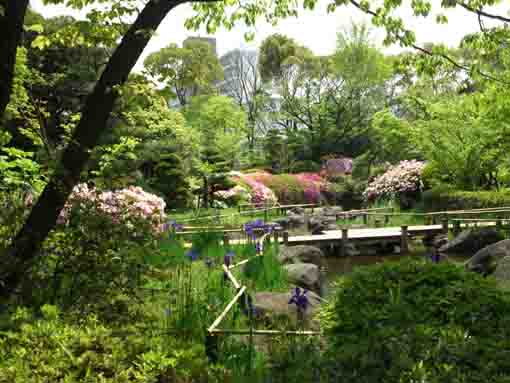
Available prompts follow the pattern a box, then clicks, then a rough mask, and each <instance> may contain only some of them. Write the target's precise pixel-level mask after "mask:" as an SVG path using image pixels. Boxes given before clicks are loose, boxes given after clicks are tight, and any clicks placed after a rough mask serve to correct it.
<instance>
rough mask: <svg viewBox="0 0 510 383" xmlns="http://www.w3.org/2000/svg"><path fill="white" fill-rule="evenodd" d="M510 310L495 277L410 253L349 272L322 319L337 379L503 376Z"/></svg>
mask: <svg viewBox="0 0 510 383" xmlns="http://www.w3.org/2000/svg"><path fill="white" fill-rule="evenodd" d="M360 308H361V309H360ZM509 309H510V297H509V296H508V294H507V293H505V292H503V291H501V290H499V289H498V288H497V287H496V284H495V283H494V281H492V280H488V279H484V278H483V277H481V276H478V275H475V274H473V273H470V272H468V271H465V270H462V269H461V268H460V267H459V266H456V265H454V264H451V263H443V264H441V263H440V264H432V263H429V262H424V261H411V260H406V261H402V262H399V263H394V262H387V263H386V262H385V263H382V264H379V265H374V266H370V267H363V268H358V269H356V270H355V271H354V272H353V273H352V274H350V275H347V276H346V277H345V278H343V279H342V281H341V282H339V284H338V290H337V291H336V293H335V295H334V298H333V300H332V302H331V303H330V304H328V306H327V307H326V309H325V310H324V312H323V313H322V314H321V325H322V328H323V329H324V331H325V333H326V334H327V335H328V337H329V339H330V342H329V351H330V357H331V358H332V361H334V363H335V365H336V371H337V375H336V377H337V380H346V379H349V380H355V381H357V382H374V381H378V382H395V381H399V382H416V381H425V380H426V381H429V382H444V381H457V382H463V381H470V382H473V381H476V382H478V381H479V382H482V381H486V380H491V381H497V382H504V381H506V380H508V368H509V365H508V359H507V358H506V352H505V350H507V349H508V347H509V346H510V344H509V341H508V328H509V327H508V325H509V321H510V315H509V311H508V310H509Z"/></svg>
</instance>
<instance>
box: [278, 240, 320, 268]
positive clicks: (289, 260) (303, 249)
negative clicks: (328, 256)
mask: <svg viewBox="0 0 510 383" xmlns="http://www.w3.org/2000/svg"><path fill="white" fill-rule="evenodd" d="M278 260H279V261H280V263H282V264H293V263H313V264H314V265H317V266H319V267H320V266H322V264H323V262H324V253H323V252H322V250H321V249H319V248H318V247H315V246H306V245H298V246H280V254H279V255H278Z"/></svg>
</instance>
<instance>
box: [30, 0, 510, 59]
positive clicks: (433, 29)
mask: <svg viewBox="0 0 510 383" xmlns="http://www.w3.org/2000/svg"><path fill="white" fill-rule="evenodd" d="M30 3H31V5H32V7H33V8H34V9H35V10H36V11H38V12H40V13H42V14H43V15H44V16H45V17H50V16H55V15H62V14H72V15H73V16H75V17H79V16H80V15H79V14H76V13H73V12H72V11H70V10H68V9H66V8H65V7H63V6H44V5H43V4H42V0H31V1H30ZM327 3H329V2H325V1H322V2H319V5H318V7H317V8H316V9H315V10H314V11H307V12H304V11H303V12H302V13H301V15H300V17H299V18H292V19H287V20H283V21H281V22H280V23H279V25H278V26H277V27H272V26H271V25H269V24H267V23H264V22H260V23H259V24H258V25H257V29H256V37H255V40H254V41H252V42H250V43H247V42H245V41H244V36H243V35H244V32H245V31H246V29H245V27H243V26H239V27H236V28H235V29H234V30H232V31H226V30H220V31H218V32H217V33H216V34H215V35H214V37H216V39H217V49H218V53H219V55H222V54H224V53H226V52H228V51H229V50H231V49H235V48H256V47H257V46H258V45H260V42H261V41H262V40H263V39H264V38H265V37H267V36H268V35H270V34H272V33H282V34H285V35H287V36H289V37H292V38H294V39H295V40H297V41H298V42H300V43H301V44H303V45H305V46H307V47H309V48H311V49H312V50H313V51H314V52H315V53H317V54H328V53H331V52H332V51H333V50H334V48H335V44H336V34H337V32H338V31H341V30H345V29H347V28H348V27H349V25H350V24H351V23H352V22H353V21H354V22H361V21H367V22H368V21H369V20H370V19H369V17H368V16H366V15H364V14H363V13H362V12H361V11H360V10H358V9H356V8H354V7H351V6H349V7H345V6H344V7H339V8H338V9H337V10H336V12H335V13H332V14H328V13H327V12H326V9H325V4H327ZM404 3H409V1H407V2H406V1H405V0H404ZM321 4H322V6H321ZM498 8H499V13H500V14H503V13H504V10H507V9H508V7H507V6H506V7H498ZM192 14H193V11H192V10H191V7H190V6H189V5H187V4H185V5H181V6H179V7H178V8H176V9H174V10H173V11H171V12H170V14H169V15H168V16H167V17H166V19H165V20H164V21H163V23H162V25H161V27H160V28H159V29H158V31H157V35H156V36H154V37H153V38H152V40H151V42H150V43H149V45H148V47H147V49H146V50H145V51H144V54H143V57H142V58H141V59H140V61H139V63H138V64H137V67H136V69H140V68H141V63H142V62H143V58H144V57H145V56H146V55H148V54H149V53H151V52H154V51H156V50H158V49H160V48H162V47H164V46H166V45H168V44H169V43H172V42H174V43H178V44H180V43H181V42H182V40H184V38H186V37H187V36H196V35H200V36H207V34H205V33H201V34H200V33H197V32H194V31H188V30H186V29H185V28H184V21H185V20H186V19H187V18H188V17H189V16H190V15H192ZM400 15H401V16H402V17H404V19H405V20H406V23H407V25H408V26H410V27H411V28H412V29H413V30H414V31H415V33H416V36H417V39H418V42H420V43H424V42H443V43H446V44H447V45H449V46H455V45H457V44H458V43H459V41H460V39H461V38H462V37H463V36H464V35H465V34H467V33H470V32H474V31H477V30H478V28H479V27H478V21H477V18H476V16H475V15H473V14H470V13H468V12H466V11H463V10H461V9H456V10H453V11H451V10H450V11H449V12H447V13H446V15H447V16H448V18H449V23H448V24H447V25H438V24H436V23H435V21H434V20H435V18H434V17H428V18H426V19H424V18H415V17H413V16H412V13H411V11H410V10H408V9H404V10H402V12H401V14H400ZM487 25H490V24H487ZM373 37H374V39H375V40H376V41H378V42H380V41H381V40H382V37H383V32H382V31H381V30H374V31H373ZM385 50H386V51H389V52H395V51H397V50H398V47H389V48H385Z"/></svg>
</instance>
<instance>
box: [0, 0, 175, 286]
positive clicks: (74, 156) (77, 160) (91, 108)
mask: <svg viewBox="0 0 510 383" xmlns="http://www.w3.org/2000/svg"><path fill="white" fill-rule="evenodd" d="M183 2H184V1H179V0H177V1H160V0H150V1H149V2H148V3H147V4H146V5H145V6H144V8H143V10H142V11H141V12H140V13H139V14H138V16H137V18H136V20H135V21H134V23H133V24H132V25H131V26H130V27H129V28H128V30H127V32H126V33H125V34H124V36H123V38H122V41H121V42H120V44H119V46H118V47H117V48H116V49H115V51H114V52H113V54H112V56H111V58H110V60H109V61H108V64H107V65H106V67H105V69H104V71H103V73H102V74H101V77H100V79H99V81H98V82H97V83H96V85H95V87H94V89H93V91H92V93H91V94H90V95H89V96H88V97H87V101H86V102H85V106H84V108H83V110H82V115H81V119H80V121H79V123H78V125H77V127H76V129H75V130H74V133H73V135H72V139H71V141H70V143H69V145H68V146H67V148H66V149H65V151H64V152H63V155H62V159H61V160H60V162H59V163H58V165H57V168H56V170H55V172H54V174H53V176H52V178H51V179H50V181H49V182H48V184H47V185H46V187H45V189H44V191H43V192H42V194H41V196H40V197H39V199H38V201H37V203H36V204H35V206H34V208H33V209H32V211H31V212H30V214H29V216H28V218H27V220H26V222H25V224H24V226H23V228H22V229H21V230H20V232H19V233H18V234H17V236H16V238H15V239H14V241H13V242H12V244H11V246H10V247H9V248H8V249H7V251H6V253H5V254H4V256H3V257H2V260H1V261H2V265H1V272H0V273H1V274H0V283H1V291H0V295H3V296H7V295H9V294H11V293H12V291H13V289H15V287H16V286H17V285H18V283H19V281H20V280H21V278H22V277H23V274H24V273H25V271H26V270H27V269H28V268H29V267H30V266H31V265H32V262H33V260H34V258H35V257H37V254H38V250H39V248H40V246H41V244H42V242H43V241H44V239H45V238H46V237H47V235H48V233H49V232H50V230H52V229H53V228H54V227H55V225H56V222H57V217H58V215H59V213H60V211H61V209H62V208H63V206H64V204H65V202H66V200H67V198H68V196H69V194H70V193H71V191H72V189H73V187H74V186H75V185H76V184H77V183H78V182H79V179H80V175H81V172H82V170H83V169H84V167H85V165H86V164H87V162H88V160H89V158H90V150H91V149H92V148H93V147H94V146H95V145H96V143H97V142H98V139H99V137H100V135H101V133H102V132H103V131H104V129H105V127H106V125H107V120H108V118H109V116H110V113H111V111H112V109H113V107H114V104H115V101H116V99H117V97H118V90H119V86H121V85H122V84H124V82H125V81H126V80H127V78H128V75H129V73H130V71H131V70H132V68H133V67H134V65H135V64H136V61H137V60H138V58H139V57H140V55H141V54H142V52H143V50H144V48H145V47H146V46H147V43H148V42H149V40H150V38H151V35H152V32H153V31H155V30H156V29H157V27H158V26H159V24H160V23H161V21H162V20H163V19H164V17H165V16H166V15H167V14H168V12H170V11H171V10H172V9H173V8H175V7H176V6H178V5H179V4H182V3H183Z"/></svg>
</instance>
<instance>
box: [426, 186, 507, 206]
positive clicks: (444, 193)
mask: <svg viewBox="0 0 510 383" xmlns="http://www.w3.org/2000/svg"><path fill="white" fill-rule="evenodd" d="M423 205H424V207H425V208H426V209H427V210H429V211H438V210H463V209H483V208H492V207H501V206H510V190H508V189H500V190H486V191H484V190H480V191H462V190H455V189H454V188H451V187H447V186H437V187H435V188H432V189H430V190H427V191H426V192H424V193H423Z"/></svg>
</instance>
